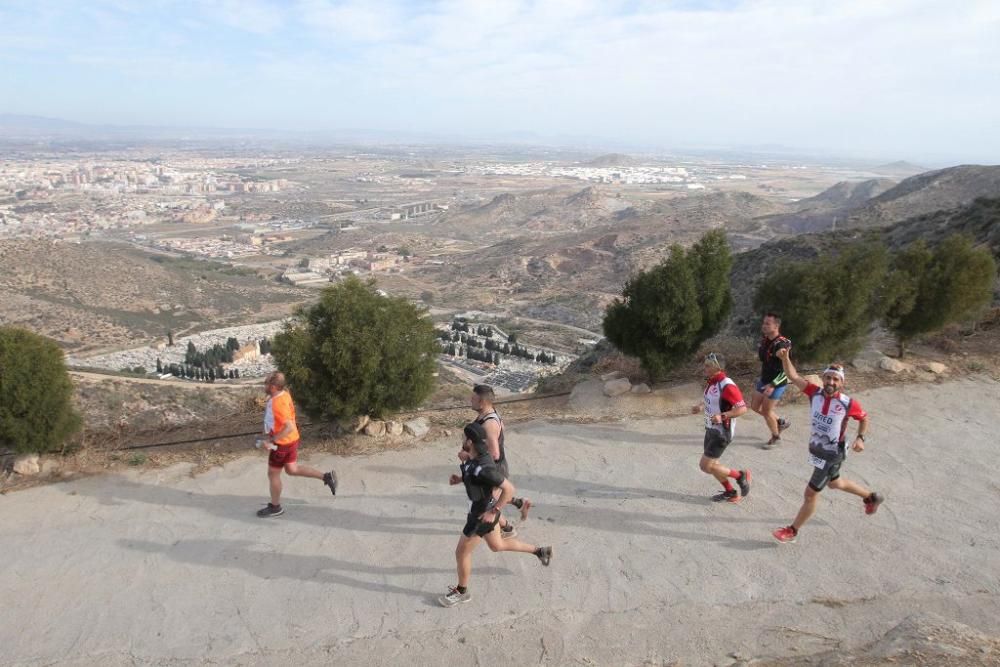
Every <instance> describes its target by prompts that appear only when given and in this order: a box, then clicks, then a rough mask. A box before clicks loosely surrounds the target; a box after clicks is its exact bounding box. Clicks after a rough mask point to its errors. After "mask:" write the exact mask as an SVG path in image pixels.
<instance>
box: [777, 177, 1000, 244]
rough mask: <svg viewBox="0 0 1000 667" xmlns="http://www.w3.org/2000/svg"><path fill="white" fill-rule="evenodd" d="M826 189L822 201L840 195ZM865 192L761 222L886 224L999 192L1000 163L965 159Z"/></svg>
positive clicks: (781, 228) (804, 227) (815, 226)
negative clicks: (962, 162)
mask: <svg viewBox="0 0 1000 667" xmlns="http://www.w3.org/2000/svg"><path fill="white" fill-rule="evenodd" d="M867 183H871V182H867ZM834 187H835V188H836V187H837V186H834ZM875 189H877V188H875ZM875 189H873V190H872V192H873V193H874V191H875ZM829 192H830V191H829V190H828V191H827V193H829ZM827 193H823V194H821V195H819V198H822V199H821V201H823V200H825V201H832V200H835V199H836V198H837V197H838V194H837V193H836V192H835V193H831V194H829V195H828V196H827V197H825V198H824V195H826V194H827ZM863 194H864V192H863V191H860V192H859V193H858V197H854V198H853V199H851V200H848V201H847V202H846V203H845V204H844V205H842V206H836V207H823V206H820V207H818V208H817V207H809V206H808V204H807V206H806V208H800V209H799V210H798V211H797V212H795V213H790V214H786V215H778V216H773V217H771V218H768V219H766V220H762V221H761V222H763V223H764V224H766V225H767V226H769V227H771V228H772V229H774V230H775V231H778V232H784V233H791V234H801V233H811V232H818V231H826V230H830V229H845V228H872V227H886V226H889V225H892V224H895V223H897V222H901V221H903V220H907V219H910V218H913V217H916V216H920V215H927V214H930V213H934V212H936V211H941V210H945V209H953V208H957V207H960V206H967V205H969V204H971V203H972V202H973V201H975V200H976V199H978V198H979V197H998V196H1000V166H980V165H965V166H960V167H950V168H948V169H939V170H937V171H929V172H926V173H923V174H918V175H917V176H911V177H910V178H907V179H905V180H903V181H902V182H901V183H899V184H898V185H896V186H894V187H891V188H889V189H888V190H885V191H884V192H881V193H878V194H875V196H873V197H871V198H869V199H863V198H861V195H863ZM812 199H817V198H815V197H814V198H812ZM805 201H806V202H808V201H809V200H805ZM802 203H803V202H800V204H802Z"/></svg>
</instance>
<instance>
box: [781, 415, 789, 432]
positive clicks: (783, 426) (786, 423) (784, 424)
mask: <svg viewBox="0 0 1000 667" xmlns="http://www.w3.org/2000/svg"><path fill="white" fill-rule="evenodd" d="M791 425H792V422H790V421H788V420H787V419H785V418H784V417H778V433H781V432H782V431H784V430H785V429H786V428H788V427H789V426H791Z"/></svg>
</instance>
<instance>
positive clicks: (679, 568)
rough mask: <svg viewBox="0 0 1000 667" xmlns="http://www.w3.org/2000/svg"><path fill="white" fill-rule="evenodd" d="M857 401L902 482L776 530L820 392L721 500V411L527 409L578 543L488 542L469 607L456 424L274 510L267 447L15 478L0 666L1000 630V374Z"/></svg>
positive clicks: (778, 648)
mask: <svg viewBox="0 0 1000 667" xmlns="http://www.w3.org/2000/svg"><path fill="white" fill-rule="evenodd" d="M860 399H861V400H862V401H863V402H864V403H865V405H866V407H867V408H868V409H869V411H870V412H871V414H872V417H873V423H872V429H871V432H870V437H869V439H868V442H869V447H868V451H866V452H865V453H864V454H861V455H852V457H851V458H850V460H849V461H848V462H847V464H846V466H845V475H846V476H849V477H851V478H854V479H857V480H859V481H862V482H864V483H867V484H870V485H873V486H875V487H876V488H878V489H879V490H881V491H882V492H883V493H885V494H886V495H887V496H888V502H887V503H886V504H885V505H884V506H883V509H882V510H881V511H880V512H879V514H877V515H876V516H874V517H865V516H864V515H863V514H862V510H861V505H860V502H859V501H857V500H855V499H853V498H851V497H847V496H845V495H843V494H840V495H838V494H835V493H826V494H825V497H824V498H823V500H822V502H821V507H820V511H819V514H818V516H817V518H816V520H815V521H814V522H813V523H812V524H810V525H809V526H808V527H807V529H805V530H804V531H803V532H802V534H801V536H800V539H799V542H798V543H797V544H794V545H778V544H776V543H775V542H773V541H772V540H771V537H770V531H771V530H772V529H773V528H775V527H777V526H780V525H782V524H784V523H787V522H788V521H790V519H791V517H792V516H793V514H794V512H795V510H796V508H797V506H798V502H799V499H800V496H801V493H802V489H803V487H804V480H805V479H806V476H807V475H808V473H809V468H808V464H807V462H806V461H805V449H804V445H803V444H802V442H803V441H804V438H805V430H804V422H805V417H806V415H805V414H804V413H805V407H804V405H803V404H801V403H800V404H797V405H792V406H789V408H788V410H787V413H788V414H789V416H790V417H791V418H792V419H793V426H792V428H791V429H790V430H789V431H788V433H787V436H786V442H787V444H786V445H785V446H784V448H783V449H779V450H775V451H771V452H765V451H763V450H761V449H759V448H758V447H757V445H758V444H759V443H760V442H761V441H762V440H763V439H764V437H765V433H764V430H763V429H762V428H761V426H760V424H759V423H758V421H759V420H758V419H749V418H744V419H743V420H741V423H740V428H739V435H738V439H737V442H736V443H735V444H734V445H733V447H732V448H731V451H729V452H727V454H726V456H725V458H724V460H726V461H729V462H732V463H734V464H749V465H750V466H752V467H753V469H754V474H755V478H756V480H757V481H756V483H755V485H754V489H753V492H752V494H751V496H750V498H749V499H748V500H747V501H746V502H744V503H743V504H742V505H738V506H732V505H724V506H720V505H714V504H712V503H710V502H708V501H707V500H706V498H707V496H708V495H709V494H710V493H713V492H715V490H716V489H715V485H714V483H713V482H712V481H711V480H710V479H708V478H707V477H706V476H704V475H702V474H701V473H699V472H698V470H697V461H698V457H699V455H700V453H701V431H700V419H699V418H698V417H684V418H676V419H665V420H647V421H635V422H632V421H628V422H623V423H620V424H588V425H578V424H568V425H567V424H557V423H549V422H541V421H539V422H532V423H528V424H521V425H517V426H512V427H511V428H510V430H509V434H508V450H509V452H510V458H511V466H512V472H513V479H514V482H515V483H516V484H518V485H519V487H520V489H521V490H522V491H523V492H524V493H527V494H528V495H530V496H531V497H532V498H534V500H535V501H536V503H537V505H538V506H537V510H536V511H535V513H534V515H533V517H532V518H531V519H530V520H529V521H528V522H527V523H526V524H524V525H523V526H521V533H522V535H523V537H524V538H525V539H526V540H529V541H533V542H537V543H540V544H552V545H554V546H555V558H554V560H553V563H552V566H551V567H550V568H547V569H546V568H543V567H541V566H540V564H539V563H538V562H537V561H536V560H535V559H534V558H533V557H531V556H523V555H515V554H504V553H501V554H493V553H490V552H489V551H488V550H486V549H480V551H478V552H477V553H476V556H475V571H474V576H473V580H472V586H471V589H470V590H471V591H472V592H473V595H474V599H473V601H472V602H470V603H468V604H466V605H463V606H461V607H458V608H455V609H442V608H440V607H438V606H437V605H436V604H435V598H436V596H437V595H438V594H440V593H442V592H443V591H444V590H445V588H446V586H448V585H449V584H452V583H454V580H455V575H454V573H453V553H452V552H453V548H454V544H455V541H456V536H457V533H458V530H459V529H460V527H461V524H462V522H463V518H464V512H465V509H466V504H465V501H464V498H463V494H462V492H461V491H460V490H459V489H458V488H456V487H449V486H447V484H446V479H447V476H448V475H449V474H450V473H451V472H452V471H453V470H454V469H455V468H454V465H453V463H454V449H455V446H454V443H448V442H435V443H428V444H427V445H425V446H422V447H420V448H418V449H415V450H409V451H402V452H389V453H383V454H379V455H376V456H370V457H357V458H348V459H344V458H334V457H329V456H318V455H317V456H314V457H312V461H311V462H312V463H313V464H316V465H319V466H320V467H323V468H327V467H331V466H335V467H336V468H337V470H338V471H339V472H340V474H341V477H342V479H343V486H342V490H341V494H340V495H338V496H337V497H336V498H333V497H331V496H330V494H329V492H328V491H327V490H326V489H325V488H324V487H323V486H322V485H321V484H320V483H318V482H316V481H313V480H302V479H295V480H291V481H289V482H288V483H287V486H286V489H287V498H286V505H287V513H286V514H285V516H284V517H281V518H279V519H275V520H260V519H257V518H256V517H255V516H254V511H255V510H256V509H258V508H259V507H260V506H261V505H262V504H263V502H265V489H266V487H265V472H264V462H263V460H262V459H261V458H257V457H255V456H252V455H251V456H248V457H247V458H245V459H242V460H239V461H236V462H233V463H230V464H228V465H226V466H224V467H222V468H217V469H214V470H212V471H210V472H208V473H206V474H202V475H198V476H191V475H190V474H189V468H188V467H186V466H178V467H175V468H171V469H168V470H155V471H140V472H131V473H129V474H125V475H115V476H105V477H94V478H90V479H83V480H77V481H72V482H69V483H62V484H56V485H52V486H48V487H44V488H36V489H32V490H28V491H24V492H19V493H12V494H8V495H6V496H0V511H2V516H3V524H2V541H0V552H2V554H3V568H2V569H0V600H2V601H3V603H2V604H0V663H2V664H4V665H52V664H59V665H101V666H105V665H111V666H115V665H133V664H141V665H189V664H190V665H194V664H204V663H206V662H212V664H227V665H229V664H233V665H328V664H342V665H409V666H412V665H437V664H455V665H466V664H469V665H471V664H481V665H505V664H509V665H531V664H553V665H561V664H565V665H571V664H572V665H579V664H585V665H639V664H662V663H664V662H666V663H669V662H671V661H674V660H680V661H682V663H683V664H684V665H711V664H715V663H721V664H728V662H729V660H728V659H727V657H726V656H727V655H728V654H729V653H730V652H738V653H741V654H744V655H750V656H775V655H802V654H808V653H811V652H816V651H819V650H823V649H832V648H837V647H841V648H849V647H852V646H857V645H861V644H864V643H867V642H869V641H871V640H872V639H874V638H875V637H878V636H880V635H881V634H882V633H884V632H885V631H886V630H887V629H888V628H891V627H892V626H894V625H896V624H897V623H898V622H899V621H900V620H901V619H903V618H905V617H907V616H909V615H910V614H912V613H914V612H915V611H924V612H935V613H938V614H941V615H942V616H945V617H948V618H950V619H953V620H956V621H960V622H962V623H966V624H968V625H971V626H973V627H975V628H978V629H980V630H983V631H985V632H989V633H993V634H997V633H998V631H1000V579H998V577H997V572H998V571H1000V536H998V535H1000V531H998V528H1000V515H998V513H997V511H996V509H997V507H998V496H1000V487H998V483H997V481H996V480H997V476H996V472H995V461H997V460H998V458H1000V445H998V439H997V438H996V434H995V420H996V415H997V414H1000V385H998V384H996V383H994V382H991V381H987V380H977V381H972V380H966V381H961V382H952V383H949V384H942V385H934V384H924V385H909V386H905V387H902V388H884V389H879V390H875V391H872V392H870V393H866V394H862V395H861V396H860ZM307 451H308V450H307Z"/></svg>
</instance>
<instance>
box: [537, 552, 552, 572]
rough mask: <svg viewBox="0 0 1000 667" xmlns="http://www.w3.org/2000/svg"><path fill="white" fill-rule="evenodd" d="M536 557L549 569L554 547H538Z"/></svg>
mask: <svg viewBox="0 0 1000 667" xmlns="http://www.w3.org/2000/svg"><path fill="white" fill-rule="evenodd" d="M535 555H536V556H538V560H540V561H542V565H544V566H545V567H548V566H549V563H551V562H552V547H538V551H536V552H535Z"/></svg>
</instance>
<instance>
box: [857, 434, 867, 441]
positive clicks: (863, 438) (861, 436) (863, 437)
mask: <svg viewBox="0 0 1000 667" xmlns="http://www.w3.org/2000/svg"><path fill="white" fill-rule="evenodd" d="M858 437H859V438H861V442H867V441H866V440H865V436H863V435H862V434H860V433H858Z"/></svg>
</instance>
